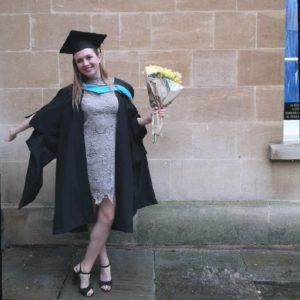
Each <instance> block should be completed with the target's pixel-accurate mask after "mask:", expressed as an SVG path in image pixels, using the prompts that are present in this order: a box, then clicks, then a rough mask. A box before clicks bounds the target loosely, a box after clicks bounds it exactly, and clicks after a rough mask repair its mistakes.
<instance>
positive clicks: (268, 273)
mask: <svg viewBox="0 0 300 300" xmlns="http://www.w3.org/2000/svg"><path fill="white" fill-rule="evenodd" d="M83 252H84V248H82V247H78V246H54V247H50V246H42V247H10V248H6V249H5V250H4V252H3V253H2V265H3V270H2V272H3V273H2V286H3V290H2V292H3V299H5V300H12V299H15V300H27V299H28V300H35V299H39V300H53V299H60V300H61V299H64V300H77V299H86V298H85V297H82V296H81V295H79V293H78V288H77V287H76V286H74V285H72V280H71V277H72V276H71V275H72V266H73V265H74V264H75V263H77V262H78V261H79V260H80V258H81V257H82V255H83ZM109 253H110V259H111V263H112V273H113V289H112V291H111V292H110V293H103V292H101V291H100V289H99V288H98V285H97V277H98V274H99V267H95V268H94V270H93V273H92V284H93V287H94V290H95V295H94V297H93V298H92V299H104V300H106V299H111V300H142V299H143V300H148V299H149V300H150V299H151V300H154V299H156V300H182V299H187V300H194V299H195V300H202V299H203V300H227V299H228V300H233V299H239V300H240V299H242V300H248V299H249V300H256V299H257V300H258V299H262V300H265V299H268V300H271V299H272V300H283V299H288V300H299V299H300V251H298V249H297V248H289V250H278V249H272V250H267V249H227V250H226V249H221V248H220V247H219V248H215V249H207V248H200V249H196V248H179V247H177V248H153V249H147V248H131V249H126V248H115V247H114V248H109Z"/></svg>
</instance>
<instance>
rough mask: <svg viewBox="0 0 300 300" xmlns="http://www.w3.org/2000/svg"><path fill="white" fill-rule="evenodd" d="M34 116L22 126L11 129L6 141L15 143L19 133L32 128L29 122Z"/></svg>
mask: <svg viewBox="0 0 300 300" xmlns="http://www.w3.org/2000/svg"><path fill="white" fill-rule="evenodd" d="M33 116H34V115H32V116H30V117H29V118H28V119H25V120H24V121H23V122H22V123H21V124H19V125H17V126H16V127H13V128H11V129H10V130H9V132H8V136H7V137H6V139H5V141H6V142H11V141H13V140H14V139H15V138H16V137H17V134H18V133H20V132H22V131H24V130H26V129H28V128H29V127H30V125H29V122H30V121H31V119H32V117H33Z"/></svg>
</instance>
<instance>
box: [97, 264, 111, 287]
mask: <svg viewBox="0 0 300 300" xmlns="http://www.w3.org/2000/svg"><path fill="white" fill-rule="evenodd" d="M108 267H110V263H109V264H108V265H106V266H100V268H101V269H105V268H108ZM104 286H109V287H110V289H109V290H106V289H104V288H103V287H104ZM99 287H100V290H101V291H102V292H104V293H108V292H110V291H111V289H112V280H108V281H102V280H101V279H99Z"/></svg>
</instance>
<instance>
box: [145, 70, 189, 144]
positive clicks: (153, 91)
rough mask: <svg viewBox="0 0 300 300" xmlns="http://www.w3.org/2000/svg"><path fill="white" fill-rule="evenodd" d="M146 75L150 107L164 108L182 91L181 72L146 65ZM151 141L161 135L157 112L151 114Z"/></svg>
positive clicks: (161, 123) (161, 121)
mask: <svg viewBox="0 0 300 300" xmlns="http://www.w3.org/2000/svg"><path fill="white" fill-rule="evenodd" d="M144 73H145V75H146V82H147V91H148V96H149V102H150V106H151V107H152V108H154V107H157V108H165V107H167V106H169V105H170V104H171V103H172V102H173V101H174V100H175V98H176V97H177V96H178V95H179V93H180V92H181V91H182V89H183V86H182V85H181V84H180V83H181V78H182V76H181V74H180V73H178V72H174V71H172V70H170V69H168V68H163V67H160V66H153V65H150V66H147V67H145V71H144ZM151 125H152V130H151V131H152V142H153V143H156V141H157V138H158V136H160V135H161V131H162V127H163V120H162V118H160V117H159V115H158V112H155V113H153V114H152V123H151Z"/></svg>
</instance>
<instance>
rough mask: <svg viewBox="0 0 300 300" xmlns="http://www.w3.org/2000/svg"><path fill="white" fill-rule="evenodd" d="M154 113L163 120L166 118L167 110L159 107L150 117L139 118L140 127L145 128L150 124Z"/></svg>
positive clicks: (154, 109) (155, 108)
mask: <svg viewBox="0 0 300 300" xmlns="http://www.w3.org/2000/svg"><path fill="white" fill-rule="evenodd" d="M153 113H158V115H159V116H160V117H161V118H163V117H164V116H165V109H164V108H161V109H159V108H158V107H154V108H153V112H151V114H149V116H146V117H140V118H137V121H138V123H139V125H140V126H145V125H147V124H150V123H151V121H152V115H153Z"/></svg>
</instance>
